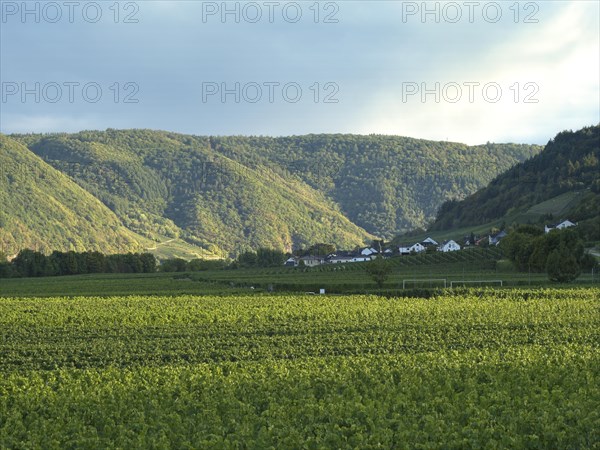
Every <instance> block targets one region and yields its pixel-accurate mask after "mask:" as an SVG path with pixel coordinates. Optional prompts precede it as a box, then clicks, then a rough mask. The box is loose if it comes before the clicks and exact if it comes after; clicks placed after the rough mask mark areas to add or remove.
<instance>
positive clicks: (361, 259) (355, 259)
mask: <svg viewBox="0 0 600 450" xmlns="http://www.w3.org/2000/svg"><path fill="white" fill-rule="evenodd" d="M371 259H372V258H371V257H370V256H355V257H353V258H352V262H366V261H371Z"/></svg>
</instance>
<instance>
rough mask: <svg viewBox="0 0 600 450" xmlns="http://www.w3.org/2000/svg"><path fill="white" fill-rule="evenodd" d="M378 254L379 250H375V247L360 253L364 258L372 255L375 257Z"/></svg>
mask: <svg viewBox="0 0 600 450" xmlns="http://www.w3.org/2000/svg"><path fill="white" fill-rule="evenodd" d="M377 253H378V252H377V250H375V249H374V248H373V247H367V248H363V249H362V250H361V251H360V254H361V255H363V256H371V255H375V254H377Z"/></svg>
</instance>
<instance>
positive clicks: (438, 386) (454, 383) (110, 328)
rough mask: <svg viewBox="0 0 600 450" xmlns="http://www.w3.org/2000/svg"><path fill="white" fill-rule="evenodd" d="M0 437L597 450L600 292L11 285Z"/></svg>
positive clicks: (1, 347)
mask: <svg viewBox="0 0 600 450" xmlns="http://www.w3.org/2000/svg"><path fill="white" fill-rule="evenodd" d="M0 336H1V338H0V448H57V449H64V448H127V449H134V448H144V449H145V448H189V449H191V448H261V449H262V448H277V449H279V448H315V449H317V448H406V449H413V448H432V449H433V448H456V449H459V448H460V449H462V448H574V449H586V448H600V431H599V430H600V413H599V408H598V405H599V404H600V352H599V347H600V289H598V288H585V289H583V288H579V289H560V290H557V289H528V290H525V289H510V290H491V289H476V290H461V291H456V290H455V291H454V292H453V291H447V292H446V293H444V294H440V295H439V296H438V297H435V298H430V299H408V298H389V299H388V298H383V297H376V296H292V295H289V296H284V295H281V296H219V297H216V296H203V297H198V296H162V297H160V296H151V297H147V296H126V297H75V298H67V297H51V298H4V299H0Z"/></svg>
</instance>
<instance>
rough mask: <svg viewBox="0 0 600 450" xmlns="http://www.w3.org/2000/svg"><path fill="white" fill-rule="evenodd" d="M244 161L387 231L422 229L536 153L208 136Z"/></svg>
mask: <svg viewBox="0 0 600 450" xmlns="http://www.w3.org/2000/svg"><path fill="white" fill-rule="evenodd" d="M210 142H211V146H212V147H213V148H214V149H215V150H216V151H217V152H219V153H220V154H224V155H227V156H228V157H229V158H232V159H235V160H237V161H240V162H242V163H243V164H244V165H247V166H254V165H257V164H264V165H266V166H268V167H271V168H273V170H276V171H284V172H288V173H290V175H291V176H294V177H297V178H299V179H301V180H303V181H304V182H306V183H307V184H309V185H310V186H312V187H314V188H315V189H318V190H319V191H320V192H322V193H324V194H325V195H327V196H328V197H329V198H331V199H332V200H334V201H335V202H336V203H337V204H338V205H339V207H340V209H341V211H343V213H344V214H345V215H346V216H347V217H348V218H349V219H350V220H352V221H353V222H354V223H356V224H357V225H359V226H360V227H362V228H364V229H366V230H367V231H369V232H371V233H373V234H375V235H377V236H380V237H390V236H393V235H394V234H397V233H399V232H402V231H407V230H410V229H413V228H416V227H424V226H425V225H426V224H427V223H428V222H430V221H432V220H433V219H434V217H435V213H436V211H437V209H438V208H439V206H440V205H441V204H442V203H443V202H444V201H446V200H448V199H454V198H464V197H465V196H467V195H469V194H472V193H473V192H475V191H477V189H479V188H481V187H483V186H485V185H486V184H487V183H488V182H489V181H490V180H492V179H493V178H494V177H495V176H496V175H497V174H499V173H501V172H503V171H505V170H507V169H509V168H510V167H512V166H513V165H515V164H517V163H518V162H520V161H524V160H525V159H527V158H530V157H531V156H533V155H535V154H537V153H538V152H539V151H540V150H541V148H540V147H539V146H534V145H515V144H489V143H488V144H486V145H481V146H467V145H464V144H458V143H452V142H435V141H426V140H420V139H412V138H407V137H400V136H381V135H370V136H357V135H308V136H292V137H284V138H268V137H225V138H211V139H210Z"/></svg>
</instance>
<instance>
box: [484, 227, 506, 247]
mask: <svg viewBox="0 0 600 450" xmlns="http://www.w3.org/2000/svg"><path fill="white" fill-rule="evenodd" d="M506 236H507V233H506V231H504V230H502V231H501V232H500V233H496V234H490V235H489V236H488V239H489V244H490V245H498V244H499V243H500V241H501V240H502V239H503V238H505V237H506Z"/></svg>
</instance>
